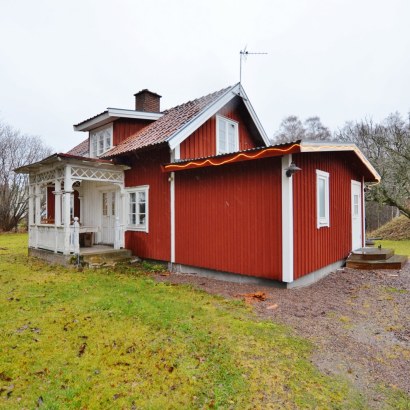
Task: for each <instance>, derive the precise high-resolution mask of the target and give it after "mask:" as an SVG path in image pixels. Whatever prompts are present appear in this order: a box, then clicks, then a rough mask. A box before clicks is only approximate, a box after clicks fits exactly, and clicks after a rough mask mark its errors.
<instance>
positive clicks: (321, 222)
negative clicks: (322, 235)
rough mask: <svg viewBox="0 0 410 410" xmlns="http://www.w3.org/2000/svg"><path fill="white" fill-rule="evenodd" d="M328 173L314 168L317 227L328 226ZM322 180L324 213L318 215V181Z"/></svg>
mask: <svg viewBox="0 0 410 410" xmlns="http://www.w3.org/2000/svg"><path fill="white" fill-rule="evenodd" d="M329 176H330V175H329V173H328V172H325V171H320V170H318V169H317V170H316V209H317V215H316V218H317V228H318V229H320V228H324V227H330V211H329V209H330V190H329ZM320 181H324V183H325V184H324V188H325V189H324V196H325V197H324V204H325V209H324V211H325V215H324V216H321V215H320V202H321V201H320V199H321V198H320V190H319V183H320Z"/></svg>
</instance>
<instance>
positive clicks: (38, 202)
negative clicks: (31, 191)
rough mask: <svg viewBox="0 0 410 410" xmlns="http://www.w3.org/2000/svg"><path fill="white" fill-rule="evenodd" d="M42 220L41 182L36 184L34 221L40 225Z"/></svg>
mask: <svg viewBox="0 0 410 410" xmlns="http://www.w3.org/2000/svg"><path fill="white" fill-rule="evenodd" d="M40 222H41V186H40V185H39V184H36V185H35V212H34V223H35V224H36V225H40Z"/></svg>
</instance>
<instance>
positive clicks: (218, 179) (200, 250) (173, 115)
mask: <svg viewBox="0 0 410 410" xmlns="http://www.w3.org/2000/svg"><path fill="white" fill-rule="evenodd" d="M160 98H161V97H160V96H159V95H157V94H155V93H152V92H150V91H148V90H142V91H140V92H139V93H137V94H135V99H136V105H135V110H123V109H113V108H108V109H107V110H106V111H104V112H103V113H101V114H98V115H96V116H94V117H92V118H89V119H87V120H85V121H83V122H81V123H79V124H77V125H75V126H74V129H75V130H77V131H84V132H87V133H88V137H87V138H86V139H85V140H84V141H83V142H82V143H81V144H79V145H77V146H76V147H75V148H73V149H72V150H71V151H69V152H68V153H67V154H55V155H52V156H51V157H48V158H46V159H44V160H43V161H41V162H39V163H36V164H31V165H29V166H26V167H23V168H21V169H20V170H19V171H20V172H26V173H29V174H30V217H29V234H30V236H29V248H30V250H31V252H32V253H35V254H36V255H38V254H39V252H40V253H41V252H43V253H47V252H54V253H56V254H59V253H61V254H65V255H68V254H70V253H76V252H80V253H81V249H78V238H77V239H76V235H78V234H80V233H83V232H86V233H92V238H93V239H92V242H93V244H105V245H109V246H112V247H114V248H116V249H119V248H127V249H130V250H131V251H132V253H133V254H134V255H138V256H139V257H141V258H144V259H152V260H160V261H166V262H169V264H170V268H171V269H173V270H176V271H181V272H196V273H200V274H214V275H216V276H217V277H221V278H227V277H228V276H230V277H231V278H232V279H234V280H245V279H249V278H264V279H271V280H275V281H281V282H285V283H287V284H294V283H295V281H299V282H296V283H303V282H306V281H309V280H315V279H317V278H319V277H321V276H323V275H324V274H326V273H328V272H330V271H331V270H333V269H335V268H336V267H339V266H341V265H342V264H343V263H344V261H345V259H346V257H347V256H348V255H349V253H350V252H351V251H352V250H353V249H357V248H360V247H362V246H363V241H364V221H363V219H364V200H363V189H364V184H365V183H366V182H378V181H379V180H380V177H379V175H378V173H377V172H376V171H375V169H374V168H373V167H372V166H371V164H370V163H369V162H368V161H367V159H366V158H365V157H364V156H363V154H362V153H361V152H360V151H359V149H358V148H357V147H356V146H355V145H353V144H339V143H333V142H308V141H295V142H294V143H289V144H282V145H276V146H272V145H270V141H269V139H268V137H267V136H266V134H265V131H264V130H263V127H262V125H261V124H260V122H259V120H258V118H257V116H256V114H255V112H254V110H253V108H252V105H251V103H250V101H249V99H248V97H247V96H246V94H245V92H244V90H243V88H242V86H241V85H240V84H237V85H234V86H232V87H228V88H225V89H223V90H220V91H218V92H215V93H212V94H209V95H207V96H204V97H201V98H198V99H196V100H193V101H189V102H187V103H185V104H182V105H179V106H177V107H174V108H171V109H169V110H166V111H163V112H161V111H160ZM298 168H299V169H298ZM45 197H47V201H46V202H47V203H46V206H42V204H43V202H44V201H42V199H41V198H45ZM77 218H79V225H78V224H76V222H74V224H73V219H74V220H75V221H77ZM39 249H41V251H39ZM232 274H233V275H232ZM302 278H304V279H302Z"/></svg>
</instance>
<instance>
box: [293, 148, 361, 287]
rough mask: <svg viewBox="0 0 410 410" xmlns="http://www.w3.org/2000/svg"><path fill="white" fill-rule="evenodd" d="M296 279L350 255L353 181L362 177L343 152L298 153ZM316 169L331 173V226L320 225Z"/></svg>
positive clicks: (294, 208)
mask: <svg viewBox="0 0 410 410" xmlns="http://www.w3.org/2000/svg"><path fill="white" fill-rule="evenodd" d="M293 161H294V162H295V163H296V164H297V166H298V167H300V168H302V171H300V172H298V173H296V174H295V175H294V176H293V177H292V178H293V215H294V222H293V227H294V237H293V241H294V279H295V280H296V279H298V278H300V277H301V276H304V275H306V274H308V273H310V272H314V271H315V270H318V269H320V268H323V267H325V266H327V265H330V264H332V263H334V262H337V261H339V260H340V259H343V258H345V257H347V256H348V254H349V252H350V251H351V245H352V227H351V225H352V222H351V181H352V179H354V180H358V181H361V176H358V175H357V174H356V173H355V172H354V171H353V170H352V168H351V165H350V164H351V159H349V157H348V156H346V155H345V154H343V153H320V154H318V153H305V154H294V155H293ZM316 170H321V171H325V172H328V173H329V174H330V175H329V193H330V202H329V213H330V227H322V228H320V229H318V228H317V219H316V218H317V217H316V215H317V208H316Z"/></svg>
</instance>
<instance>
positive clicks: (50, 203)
mask: <svg viewBox="0 0 410 410" xmlns="http://www.w3.org/2000/svg"><path fill="white" fill-rule="evenodd" d="M54 190H55V188H54V187H53V186H49V187H47V219H48V220H50V221H53V220H54V218H55V205H56V203H55V196H54V194H53V191H54ZM63 200H64V198H63V197H61V201H63ZM74 216H78V217H80V198H79V193H78V191H76V190H74ZM61 217H62V218H63V217H64V216H63V215H61ZM80 222H81V221H80Z"/></svg>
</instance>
